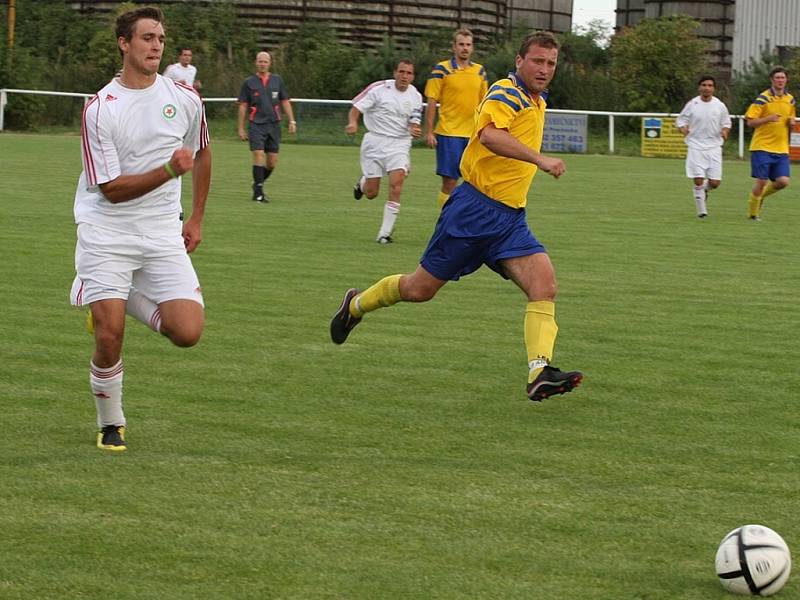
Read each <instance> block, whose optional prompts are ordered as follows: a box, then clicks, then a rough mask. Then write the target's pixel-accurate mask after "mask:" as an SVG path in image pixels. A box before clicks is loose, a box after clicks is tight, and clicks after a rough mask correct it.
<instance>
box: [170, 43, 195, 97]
mask: <svg viewBox="0 0 800 600" xmlns="http://www.w3.org/2000/svg"><path fill="white" fill-rule="evenodd" d="M164 77H169V78H170V79H174V80H175V81H179V82H181V83H185V84H186V85H190V86H192V87H193V88H194V89H196V90H199V89H200V88H201V87H202V85H201V84H200V82H199V81H196V80H195V78H196V77H197V67H195V66H194V65H193V64H192V49H191V48H181V53H180V54H179V55H178V62H176V63H174V64H171V65H169V66H168V67H167V68H166V69H164Z"/></svg>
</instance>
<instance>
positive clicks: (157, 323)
mask: <svg viewBox="0 0 800 600" xmlns="http://www.w3.org/2000/svg"><path fill="white" fill-rule="evenodd" d="M125 310H126V312H127V313H128V314H129V315H130V316H132V317H133V318H134V319H136V320H138V321H141V322H142V323H144V324H145V325H147V326H148V327H149V328H150V329H152V330H153V331H155V332H156V333H158V332H160V331H161V311H160V310H158V304H156V303H155V302H153V301H152V300H150V298H148V297H147V296H145V295H144V294H142V292H140V291H139V290H137V289H136V288H131V291H130V293H129V294H128V305H127V308H126V309H125Z"/></svg>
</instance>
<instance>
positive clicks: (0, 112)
mask: <svg viewBox="0 0 800 600" xmlns="http://www.w3.org/2000/svg"><path fill="white" fill-rule="evenodd" d="M8 94H37V95H40V96H71V97H76V98H83V101H84V104H85V103H86V102H87V101H88V100H89V98H91V97H92V96H93V95H94V94H80V93H75V92H48V91H43V90H17V89H0V131H3V127H4V117H5V108H6V103H7V102H8ZM203 101H204V102H236V98H203ZM292 102H293V103H295V104H331V105H337V104H339V105H349V104H350V100H320V99H315V98H292ZM548 112H552V113H556V114H565V115H595V116H605V117H608V152H609V154H614V149H615V136H614V117H677V116H678V114H677V113H650V112H611V111H604V110H563V109H558V108H555V109H550V110H549V111H548ZM731 118H732V119H736V120H737V123H738V125H737V129H738V133H739V136H738V137H739V151H738V156H739V158H744V125H745V123H744V115H731Z"/></svg>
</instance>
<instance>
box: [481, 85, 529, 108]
mask: <svg viewBox="0 0 800 600" xmlns="http://www.w3.org/2000/svg"><path fill="white" fill-rule="evenodd" d="M492 92H502V93H504V94H507V95H509V96H512V97H513V98H514V99H515V100H518V101H519V103H520V104H521V105H522V107H523V108H529V107H530V105H531V104H530V102H528V101H527V100H526V99H525V98H523V97H522V94H520V93H519V90H517V89H516V88H509V87H503V86H500V85H498V86H494V87H492V89H491V90H489V93H492Z"/></svg>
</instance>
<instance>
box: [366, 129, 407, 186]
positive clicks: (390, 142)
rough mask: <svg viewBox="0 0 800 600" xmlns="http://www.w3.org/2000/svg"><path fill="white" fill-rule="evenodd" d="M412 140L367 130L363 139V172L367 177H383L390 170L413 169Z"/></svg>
mask: <svg viewBox="0 0 800 600" xmlns="http://www.w3.org/2000/svg"><path fill="white" fill-rule="evenodd" d="M410 150H411V140H410V139H405V138H391V137H386V136H383V135H375V134H374V133H369V132H367V133H366V134H365V135H364V139H363V140H362V141H361V173H362V174H363V175H364V177H366V178H367V179H372V178H374V177H383V176H384V175H386V174H387V173H389V172H390V171H397V170H398V169H403V171H405V172H406V175H408V173H409V172H410V171H411V157H410V154H409V151H410Z"/></svg>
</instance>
